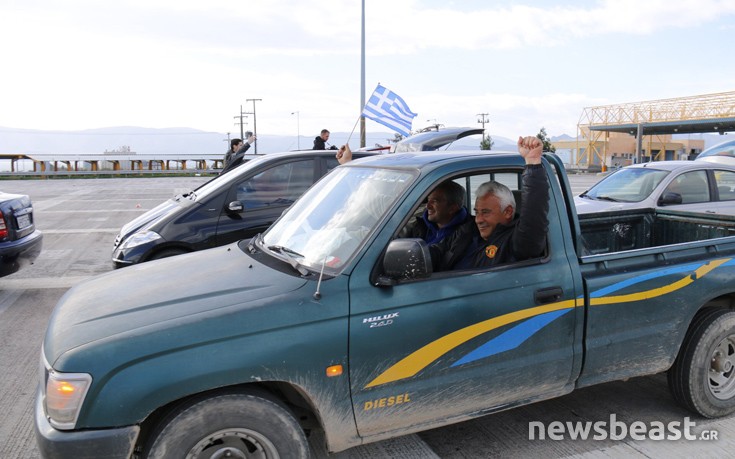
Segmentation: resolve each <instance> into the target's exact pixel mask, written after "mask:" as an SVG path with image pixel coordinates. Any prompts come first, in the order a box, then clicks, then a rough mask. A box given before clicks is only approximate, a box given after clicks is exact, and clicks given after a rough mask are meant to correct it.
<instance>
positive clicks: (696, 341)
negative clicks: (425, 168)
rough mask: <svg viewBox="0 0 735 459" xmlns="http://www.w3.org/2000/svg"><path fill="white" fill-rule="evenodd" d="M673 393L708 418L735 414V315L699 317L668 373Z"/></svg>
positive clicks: (723, 311) (716, 312)
mask: <svg viewBox="0 0 735 459" xmlns="http://www.w3.org/2000/svg"><path fill="white" fill-rule="evenodd" d="M668 382H669V388H670V389H671V393H672V394H673V396H674V398H675V399H676V401H677V402H678V403H679V404H681V405H682V406H684V407H685V408H687V409H689V410H691V411H694V412H696V413H698V414H700V415H702V416H705V417H708V418H714V417H720V416H726V415H728V414H731V413H733V412H735V312H734V311H732V310H730V309H712V310H709V311H705V312H703V313H701V314H699V315H698V316H697V317H695V319H694V322H693V323H692V326H691V327H690V329H689V332H688V334H687V337H686V338H685V339H684V343H683V344H682V347H681V350H680V351H679V356H678V357H677V358H676V362H674V365H673V366H672V367H671V369H670V370H669V373H668Z"/></svg>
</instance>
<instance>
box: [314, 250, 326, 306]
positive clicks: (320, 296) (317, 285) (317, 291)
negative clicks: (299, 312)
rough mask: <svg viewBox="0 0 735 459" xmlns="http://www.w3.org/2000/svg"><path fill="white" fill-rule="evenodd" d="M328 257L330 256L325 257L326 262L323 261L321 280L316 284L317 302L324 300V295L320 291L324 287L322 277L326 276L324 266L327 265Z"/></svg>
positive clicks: (315, 296)
mask: <svg viewBox="0 0 735 459" xmlns="http://www.w3.org/2000/svg"><path fill="white" fill-rule="evenodd" d="M327 257H328V255H324V261H322V270H321V272H320V273H319V280H318V281H317V283H316V292H314V299H315V300H317V301H319V300H321V299H322V294H321V292H320V291H319V289H321V287H322V277H323V276H324V265H326V264H327Z"/></svg>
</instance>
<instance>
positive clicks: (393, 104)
mask: <svg viewBox="0 0 735 459" xmlns="http://www.w3.org/2000/svg"><path fill="white" fill-rule="evenodd" d="M362 116H364V117H365V118H370V119H371V120H373V121H375V122H376V123H380V124H382V125H383V126H386V127H389V128H391V129H393V130H394V131H396V132H398V133H400V134H403V135H404V136H408V135H409V134H410V133H411V124H412V123H413V119H414V118H416V113H414V112H412V111H411V109H409V108H408V105H406V102H404V100H403V99H401V98H400V97H399V96H398V94H396V93H394V92H393V91H391V90H390V89H388V88H385V87H383V86H381V85H378V87H377V88H375V91H373V95H372V96H370V99H369V100H368V101H367V103H366V104H365V107H364V108H363V109H362Z"/></svg>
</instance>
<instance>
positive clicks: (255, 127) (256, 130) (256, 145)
mask: <svg viewBox="0 0 735 459" xmlns="http://www.w3.org/2000/svg"><path fill="white" fill-rule="evenodd" d="M261 100H263V99H245V102H252V103H253V135H258V124H257V123H258V119H257V118H256V117H255V102H256V101H258V102H259V101H261ZM255 154H256V155H257V154H258V141H257V140H256V141H255Z"/></svg>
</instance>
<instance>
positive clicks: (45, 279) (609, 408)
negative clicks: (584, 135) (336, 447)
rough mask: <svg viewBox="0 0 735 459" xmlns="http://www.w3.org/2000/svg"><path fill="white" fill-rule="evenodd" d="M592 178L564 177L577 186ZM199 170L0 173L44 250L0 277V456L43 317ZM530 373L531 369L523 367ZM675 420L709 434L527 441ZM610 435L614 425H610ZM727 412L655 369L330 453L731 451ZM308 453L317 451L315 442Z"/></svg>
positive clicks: (6, 456) (27, 394) (31, 378)
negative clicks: (575, 426) (690, 401)
mask: <svg viewBox="0 0 735 459" xmlns="http://www.w3.org/2000/svg"><path fill="white" fill-rule="evenodd" d="M599 178H600V177H599V176H594V175H591V176H590V175H572V176H571V183H572V187H573V189H574V190H575V192H577V193H579V192H581V191H583V190H584V189H586V188H587V187H588V186H589V185H591V184H592V183H594V182H595V181H597V180H598V179H599ZM205 180H207V179H206V178H204V177H167V178H135V179H132V178H131V179H75V180H72V179H66V180H46V181H42V180H29V181H0V190H3V191H6V192H17V193H24V194H28V195H30V196H31V199H32V200H33V204H34V208H35V218H36V222H37V225H38V227H39V228H40V229H41V230H42V231H43V232H44V250H43V252H42V254H41V256H40V257H39V258H38V260H37V261H36V263H35V264H34V265H33V266H30V267H27V268H26V269H24V270H22V271H20V272H18V273H16V274H13V275H11V276H7V277H4V278H0V371H1V372H2V373H1V374H2V376H3V377H4V380H5V384H4V387H5V390H2V391H0V413H2V416H1V417H0V458H2V459H16V458H23V459H26V458H37V457H40V455H39V452H38V449H37V448H36V444H35V438H34V435H33V424H32V423H33V417H32V413H33V398H34V395H35V390H36V385H37V381H38V367H39V350H40V347H41V341H42V339H43V333H44V331H45V327H46V322H47V320H48V317H49V314H50V313H51V311H52V309H53V307H54V305H55V304H56V302H57V301H58V299H59V298H60V297H61V296H62V295H63V294H64V293H65V292H66V291H67V290H68V289H69V288H70V287H71V286H73V285H75V284H76V283H77V282H79V281H81V280H83V279H86V278H88V277H90V276H94V275H96V274H100V273H104V272H107V271H109V270H111V264H110V252H111V249H112V242H113V240H114V238H115V235H116V234H117V232H118V231H119V229H120V227H121V226H122V225H123V224H125V223H126V222H128V221H129V220H131V219H132V218H134V217H136V216H137V215H140V214H141V213H142V212H145V211H146V210H148V209H150V208H152V207H154V206H155V205H157V204H159V203H160V202H163V201H164V200H166V199H167V198H169V197H171V196H173V195H175V194H178V193H181V192H183V191H187V190H189V189H191V188H193V187H195V186H197V185H198V184H200V183H203V182H204V181H205ZM528 371H529V372H533V368H532V367H531V368H528ZM611 414H614V415H615V417H616V420H617V421H618V422H622V423H625V425H626V426H631V425H632V423H634V422H635V421H642V422H644V423H647V425H653V423H655V422H662V423H669V422H679V423H683V422H684V420H685V418H686V417H688V416H691V421H692V422H694V423H695V424H696V426H695V427H694V428H693V429H692V432H694V433H695V434H696V435H701V434H702V432H705V433H706V432H708V431H710V430H715V431H716V432H717V436H718V440H716V441H705V440H695V441H691V440H685V439H680V440H665V441H656V440H651V439H648V440H636V439H633V438H630V436H629V437H626V438H625V439H620V440H614V439H610V438H608V439H606V440H572V439H570V438H569V435H567V436H565V438H566V439H564V440H552V439H549V438H547V439H545V440H538V439H537V440H529V426H530V425H531V424H530V423H533V422H541V423H543V425H544V426H550V425H552V423H554V422H555V421H561V422H562V423H566V422H574V421H590V422H601V421H610V416H611ZM613 433H614V432H613ZM733 439H735V417H730V418H725V419H719V420H705V419H702V418H699V417H695V416H692V415H690V413H688V412H687V411H685V410H683V409H682V408H680V407H678V406H677V405H676V404H674V402H673V400H672V399H671V397H670V396H669V394H668V389H667V387H666V378H665V377H664V376H663V375H656V376H652V377H645V378H635V379H631V380H629V381H626V382H614V383H608V384H603V385H599V386H595V387H590V388H585V389H581V390H578V391H576V392H574V393H572V394H570V395H567V396H565V397H561V398H557V399H553V400H548V401H545V402H539V403H536V404H532V405H528V406H525V407H521V408H517V409H514V410H509V411H505V412H502V413H497V414H494V415H490V416H485V417H483V418H479V419H476V420H472V421H466V422H462V423H459V424H454V425H451V426H448V427H443V428H440V429H434V430H430V431H426V432H422V433H419V434H414V435H408V436H405V437H400V438H397V439H393V440H390V441H384V442H380V443H375V444H370V445H365V446H361V447H357V448H353V449H351V450H348V451H345V452H342V453H339V454H337V455H334V456H333V457H337V458H368V457H369V458H431V457H438V458H478V457H519V458H520V457H524V458H525V457H545V458H560V457H584V458H588V457H589V458H611V457H622V456H625V457H641V458H643V457H649V458H658V457H661V458H663V457H666V458H678V457H681V458H684V457H693V456H697V457H718V458H720V457H733V456H734V455H735V453H733V452H732V451H733V450H734V449H735V448H734V447H735V441H734V440H733ZM314 455H315V456H317V457H323V456H325V453H324V452H323V451H320V450H319V448H318V446H314Z"/></svg>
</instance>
